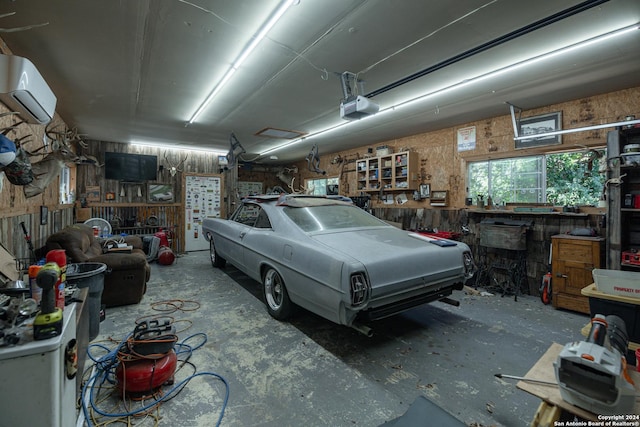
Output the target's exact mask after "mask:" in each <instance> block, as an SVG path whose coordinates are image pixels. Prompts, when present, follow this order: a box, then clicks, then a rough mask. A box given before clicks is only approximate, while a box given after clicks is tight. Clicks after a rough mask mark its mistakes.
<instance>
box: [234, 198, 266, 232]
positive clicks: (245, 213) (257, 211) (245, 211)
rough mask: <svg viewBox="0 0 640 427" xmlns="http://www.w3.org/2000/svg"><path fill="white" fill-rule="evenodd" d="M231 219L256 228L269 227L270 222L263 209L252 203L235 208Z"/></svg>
mask: <svg viewBox="0 0 640 427" xmlns="http://www.w3.org/2000/svg"><path fill="white" fill-rule="evenodd" d="M231 220H232V221H235V222H239V223H240V224H244V225H247V226H249V227H256V228H271V222H270V221H269V217H268V216H267V214H266V213H265V211H264V210H263V209H262V208H261V207H260V206H258V205H256V204H253V203H247V204H243V205H241V206H239V207H238V209H236V211H235V212H234V213H233V215H232V216H231Z"/></svg>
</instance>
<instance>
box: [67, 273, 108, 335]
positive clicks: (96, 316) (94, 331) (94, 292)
mask: <svg viewBox="0 0 640 427" xmlns="http://www.w3.org/2000/svg"><path fill="white" fill-rule="evenodd" d="M106 269H107V265H106V264H103V263H101V262H84V263H78V264H67V283H69V284H70V285H75V286H77V287H78V288H89V301H87V303H88V304H89V340H93V339H95V337H97V336H98V334H99V333H100V300H101V299H102V290H103V289H104V272H105V270H106Z"/></svg>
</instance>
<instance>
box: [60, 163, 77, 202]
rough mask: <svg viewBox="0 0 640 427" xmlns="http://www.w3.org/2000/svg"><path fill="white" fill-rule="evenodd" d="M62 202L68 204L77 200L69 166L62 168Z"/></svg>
mask: <svg viewBox="0 0 640 427" xmlns="http://www.w3.org/2000/svg"><path fill="white" fill-rule="evenodd" d="M59 183H60V191H59V193H60V204H62V205H66V204H71V203H73V202H75V200H74V194H73V189H72V188H71V171H70V169H69V166H66V165H65V166H63V167H62V169H60V181H59Z"/></svg>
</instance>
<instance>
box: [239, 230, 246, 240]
mask: <svg viewBox="0 0 640 427" xmlns="http://www.w3.org/2000/svg"><path fill="white" fill-rule="evenodd" d="M245 234H247V233H246V232H245V231H243V232H242V233H240V236H239V237H240V238H241V239H242V238H243V237H244V235H245Z"/></svg>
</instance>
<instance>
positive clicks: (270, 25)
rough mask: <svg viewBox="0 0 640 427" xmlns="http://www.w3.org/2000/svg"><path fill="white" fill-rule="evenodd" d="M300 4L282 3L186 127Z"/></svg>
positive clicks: (295, 2)
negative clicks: (282, 19) (274, 28)
mask: <svg viewBox="0 0 640 427" xmlns="http://www.w3.org/2000/svg"><path fill="white" fill-rule="evenodd" d="M298 2H299V0H284V1H283V2H282V3H280V5H279V6H278V7H277V8H276V10H275V11H274V12H273V13H272V14H271V16H270V17H269V19H268V20H267V21H265V23H264V24H262V26H261V27H260V29H259V30H258V32H257V33H255V34H254V35H253V37H251V41H250V42H249V44H248V45H246V46H245V48H244V49H242V52H240V55H238V57H237V58H236V60H235V61H233V64H232V65H231V67H229V69H228V70H227V72H226V73H225V75H224V76H223V77H222V79H221V80H220V81H219V82H218V83H217V84H216V85H215V86H214V88H213V89H212V90H211V92H209V95H207V97H206V98H205V100H204V101H203V102H202V103H201V104H200V106H199V107H198V108H197V109H196V111H195V112H194V113H193V114H192V115H191V118H190V119H189V121H188V122H187V123H186V124H185V127H186V126H189V125H190V124H191V123H193V122H194V121H196V119H197V118H198V117H199V116H200V114H202V112H203V111H204V110H205V109H206V108H207V107H208V106H209V104H210V103H211V101H212V100H213V98H215V97H216V95H218V93H220V91H221V90H222V88H223V87H224V86H225V85H226V84H227V83H228V82H229V80H231V77H233V74H234V73H235V72H236V71H237V70H238V68H240V66H241V65H242V63H243V62H244V61H245V60H246V59H247V58H248V57H249V55H251V53H252V52H253V51H254V49H255V48H256V47H257V46H258V44H260V42H261V41H262V39H264V38H265V37H266V35H267V34H268V33H269V31H270V30H271V28H273V26H274V25H276V23H277V22H278V21H279V20H280V18H282V16H283V15H284V14H285V12H286V11H287V10H288V9H289V7H291V6H292V5H294V4H297V3H298Z"/></svg>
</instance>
